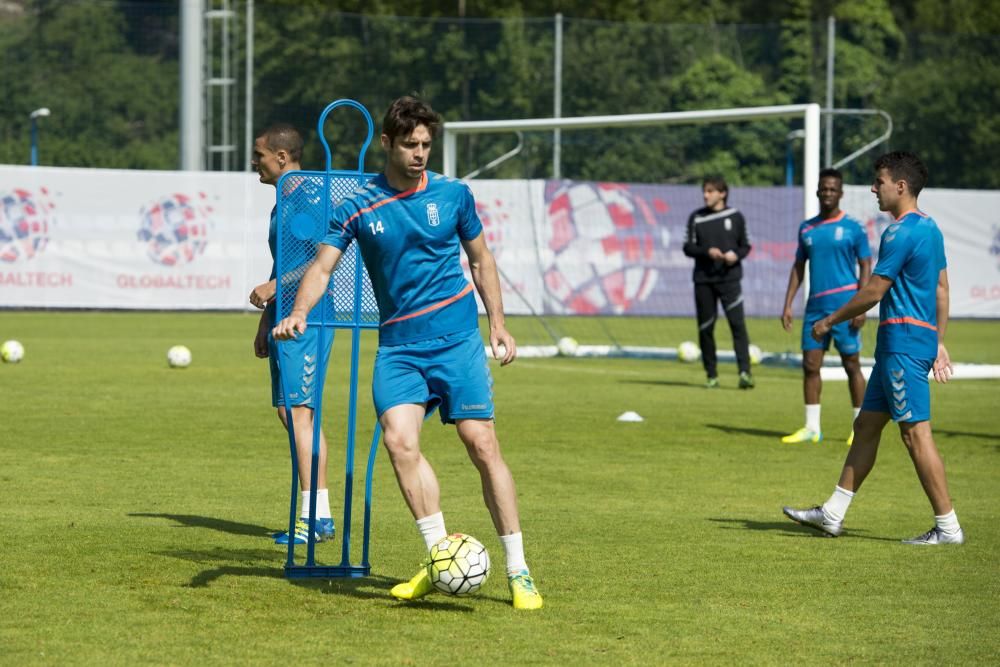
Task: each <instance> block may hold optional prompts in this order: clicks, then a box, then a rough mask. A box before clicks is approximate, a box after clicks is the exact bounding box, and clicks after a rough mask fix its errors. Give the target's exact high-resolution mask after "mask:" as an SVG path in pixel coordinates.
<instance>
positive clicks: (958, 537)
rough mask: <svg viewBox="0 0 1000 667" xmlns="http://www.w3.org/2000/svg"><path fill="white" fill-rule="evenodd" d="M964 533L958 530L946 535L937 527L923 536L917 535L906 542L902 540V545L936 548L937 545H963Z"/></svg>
mask: <svg viewBox="0 0 1000 667" xmlns="http://www.w3.org/2000/svg"><path fill="white" fill-rule="evenodd" d="M964 543H965V533H963V532H962V529H961V528H959V529H958V532H956V533H946V532H944V531H943V530H941V529H940V528H938V527H937V526H934V527H933V528H931V529H930V530H928V531H927V532H926V533H924V534H923V535H918V536H917V537H913V538H911V539H908V540H903V544H919V545H925V546H936V545H938V544H964Z"/></svg>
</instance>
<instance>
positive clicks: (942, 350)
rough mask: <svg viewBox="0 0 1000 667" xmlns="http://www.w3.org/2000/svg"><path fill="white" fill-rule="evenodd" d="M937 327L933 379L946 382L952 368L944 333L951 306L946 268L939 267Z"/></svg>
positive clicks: (952, 370)
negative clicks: (936, 347)
mask: <svg viewBox="0 0 1000 667" xmlns="http://www.w3.org/2000/svg"><path fill="white" fill-rule="evenodd" d="M936 299H937V328H938V331H937V333H938V352H937V358H936V359H934V366H933V369H934V379H935V380H937V381H938V382H942V383H944V382H947V381H948V379H949V378H950V377H951V375H952V373H953V372H954V369H953V368H952V366H951V357H950V356H949V355H948V348H946V347H945V346H944V334H945V331H946V330H947V329H948V309H949V308H950V307H951V296H950V292H949V287H948V269H941V273H939V274H938V284H937V292H936Z"/></svg>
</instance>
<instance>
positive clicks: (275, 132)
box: [258, 123, 303, 162]
mask: <svg viewBox="0 0 1000 667" xmlns="http://www.w3.org/2000/svg"><path fill="white" fill-rule="evenodd" d="M258 136H261V137H264V141H265V142H267V147H268V148H269V149H270V150H272V151H279V150H283V151H285V152H286V153H288V157H289V158H290V159H291V161H292V162H301V161H302V145H303V141H302V135H301V134H300V133H299V131H298V130H296V129H295V128H294V127H293V126H292V125H289V124H288V123H275V124H274V125H271V126H270V127H268V128H267V129H266V130H264V131H263V132H261V133H260V134H259V135H258Z"/></svg>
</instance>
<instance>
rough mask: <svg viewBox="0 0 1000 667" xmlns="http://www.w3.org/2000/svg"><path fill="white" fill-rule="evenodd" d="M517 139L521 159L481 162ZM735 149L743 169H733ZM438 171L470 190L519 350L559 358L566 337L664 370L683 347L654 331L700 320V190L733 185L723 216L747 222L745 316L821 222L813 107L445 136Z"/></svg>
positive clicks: (494, 128)
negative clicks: (803, 229) (813, 222)
mask: <svg viewBox="0 0 1000 667" xmlns="http://www.w3.org/2000/svg"><path fill="white" fill-rule="evenodd" d="M554 130H559V135H558V136H557V135H555V134H554ZM514 133H518V134H517V135H515V134H514ZM515 136H516V141H517V144H518V147H519V148H518V149H517V150H511V151H509V152H508V157H506V159H504V160H503V161H497V160H491V158H493V157H495V156H496V155H497V154H498V153H499V152H501V151H500V150H499V148H500V147H501V146H502V145H503V143H504V142H505V141H506V142H507V143H508V144H513V143H514V141H515V139H514V138H513V137H515ZM554 138H555V139H556V140H558V141H559V142H560V144H562V146H561V149H560V150H558V151H557V150H555V149H554V143H553V139H554ZM736 141H739V142H743V143H744V144H745V145H744V146H743V150H742V151H741V153H740V154H741V155H744V154H745V155H750V156H751V157H749V158H744V159H742V160H741V161H740V162H736V161H734V158H733V157H732V156H733V155H734V153H735V151H734V150H732V148H733V147H732V142H736ZM713 142H714V143H713ZM747 146H749V147H750V148H747ZM619 149H620V150H619ZM623 150H627V151H629V152H630V154H631V153H635V154H636V155H637V156H638V157H637V159H636V160H634V161H628V160H622V159H620V157H621V152H622V151H623ZM542 156H544V158H545V159H540V158H541V157H542ZM552 156H557V157H556V159H559V158H561V164H560V163H553V162H550V161H549V159H551V158H552ZM460 158H461V160H460ZM658 160H659V161H660V162H663V163H666V166H664V167H662V168H660V167H656V166H655V165H656V164H657V161H658ZM491 161H492V163H491ZM460 162H461V164H460ZM678 162H679V163H678ZM482 165H486V168H483V166H482ZM636 165H639V166H638V167H637V166H636ZM642 165H646V167H643V166H642ZM636 169H645V171H640V172H637V171H636ZM671 170H673V171H671ZM444 171H445V173H446V174H448V175H451V176H456V177H462V176H464V175H465V174H469V173H470V172H471V173H472V174H473V175H474V176H475V178H473V179H471V180H469V181H468V182H469V186H470V187H471V188H472V190H473V192H474V194H475V195H476V200H477V206H478V208H479V214H480V217H481V218H482V220H483V224H484V228H485V230H486V236H487V242H488V244H489V245H490V247H491V249H493V251H494V254H495V255H496V258H497V264H498V267H499V269H500V272H501V282H502V283H503V290H504V294H503V296H504V305H505V310H506V312H507V313H508V315H509V316H511V315H512V316H513V317H509V319H510V320H511V325H510V326H511V327H512V328H514V329H516V331H515V335H518V336H519V342H521V343H522V344H524V345H526V346H547V352H548V353H554V352H555V348H554V347H553V345H554V343H555V342H556V341H558V340H559V339H560V338H563V337H571V338H573V339H575V340H576V341H578V342H579V344H580V345H581V346H582V347H583V348H584V349H585V351H586V352H588V353H594V354H625V355H636V356H670V355H671V354H672V352H673V349H674V348H675V346H676V345H677V344H678V343H679V342H680V340H675V339H674V338H673V337H670V336H673V334H669V333H666V332H669V331H671V330H675V329H676V327H664V326H663V322H662V318H669V317H673V318H677V317H693V316H694V299H693V290H692V285H691V270H692V267H693V260H691V259H690V258H688V257H686V256H685V255H684V254H683V250H682V248H683V243H684V236H685V232H686V226H687V220H688V216H689V215H690V213H691V212H692V211H693V210H695V209H697V208H700V207H701V206H703V205H704V202H703V200H702V196H701V178H702V177H703V176H707V175H710V174H716V173H721V174H722V175H723V176H724V177H725V178H726V179H727V180H728V182H729V200H728V203H729V205H730V206H733V207H736V208H738V209H739V210H740V211H741V212H742V213H743V215H744V216H745V218H746V219H747V222H748V227H749V230H750V236H751V242H752V244H753V251H752V253H751V255H750V256H749V257H748V258H747V259H746V260H745V261H744V278H743V291H744V297H745V304H746V312H747V315H748V316H751V317H753V316H768V317H771V316H776V315H777V314H778V313H780V310H781V304H782V302H783V297H784V291H785V286H786V284H787V280H788V270H789V267H790V266H791V263H792V261H793V258H794V253H795V234H796V230H797V228H798V224H799V223H800V222H801V221H802V220H803V219H805V218H807V217H811V216H812V215H815V214H816V213H817V212H818V211H817V202H816V197H815V191H816V183H817V181H818V172H819V107H818V106H817V105H815V104H811V105H790V106H779V107H759V108H748V109H723V110H715V111H688V112H676V113H664V114H638V115H629V116H595V117H583V118H563V119H522V120H515V121H484V122H460V123H446V124H445V134H444ZM546 172H547V173H546ZM552 172H556V173H560V174H561V175H562V176H564V178H545V176H548V175H551V173H552ZM498 176H503V177H504V178H497V177H498ZM487 177H489V178H487ZM566 177H568V178H566ZM741 183H754V185H752V186H751V185H740V184H741ZM691 327H692V330H691V332H690V334H689V335H688V338H694V337H695V331H694V328H693V327H694V324H693V322H692V323H691ZM751 334H752V332H751ZM724 340H725V339H724V338H723V339H720V346H721V347H725V343H724Z"/></svg>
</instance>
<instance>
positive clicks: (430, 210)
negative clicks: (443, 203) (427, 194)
mask: <svg viewBox="0 0 1000 667" xmlns="http://www.w3.org/2000/svg"><path fill="white" fill-rule="evenodd" d="M427 224H428V225H430V226H431V227H437V226H438V225H440V224H441V216H439V215H438V207H437V204H435V203H434V202H431V203H430V204H428V205H427Z"/></svg>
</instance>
